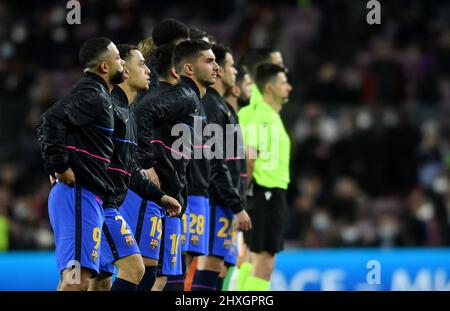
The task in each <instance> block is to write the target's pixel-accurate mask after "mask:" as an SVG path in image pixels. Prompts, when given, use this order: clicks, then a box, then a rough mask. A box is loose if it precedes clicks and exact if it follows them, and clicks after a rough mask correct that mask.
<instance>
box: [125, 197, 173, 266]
mask: <svg viewBox="0 0 450 311" xmlns="http://www.w3.org/2000/svg"><path fill="white" fill-rule="evenodd" d="M119 211H120V213H121V214H122V216H123V218H125V220H126V221H127V222H128V224H129V225H130V227H131V230H132V231H133V233H134V236H135V237H136V241H137V243H138V246H139V249H140V251H141V255H142V257H144V258H149V259H155V260H158V259H159V250H160V246H161V236H162V218H163V217H164V215H165V212H164V211H163V209H162V208H161V207H160V206H159V205H157V204H156V203H155V202H152V201H147V200H143V199H142V198H141V197H140V196H138V195H137V194H136V193H135V192H133V191H131V190H128V194H127V197H126V198H125V201H124V202H123V203H122V206H121V207H120V208H119Z"/></svg>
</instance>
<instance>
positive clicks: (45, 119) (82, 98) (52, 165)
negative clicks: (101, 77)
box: [37, 89, 104, 174]
mask: <svg viewBox="0 0 450 311" xmlns="http://www.w3.org/2000/svg"><path fill="white" fill-rule="evenodd" d="M103 105H104V104H103V102H102V100H100V98H99V93H98V90H95V89H83V90H79V91H77V92H75V93H72V94H70V95H68V96H66V97H64V98H63V99H61V100H60V101H58V102H57V103H55V105H54V106H53V107H51V108H50V109H49V110H47V111H46V112H45V113H44V114H43V115H42V117H41V119H40V121H39V123H38V128H37V134H38V141H39V143H40V145H41V154H42V159H43V160H44V164H45V167H46V169H47V170H48V172H49V173H50V174H53V173H54V172H57V173H63V172H65V171H66V170H67V169H68V168H69V152H68V150H67V148H66V133H67V131H68V130H74V129H77V128H81V127H83V126H85V125H87V124H89V123H91V122H92V121H94V120H95V119H96V118H97V116H98V115H99V114H100V113H101V112H102V111H103Z"/></svg>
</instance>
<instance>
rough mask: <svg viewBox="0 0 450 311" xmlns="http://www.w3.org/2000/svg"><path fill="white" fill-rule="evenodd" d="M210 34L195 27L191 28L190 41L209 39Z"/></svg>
mask: <svg viewBox="0 0 450 311" xmlns="http://www.w3.org/2000/svg"><path fill="white" fill-rule="evenodd" d="M207 36H208V33H207V32H205V31H203V30H200V29H198V28H195V27H191V28H189V39H192V40H197V39H203V38H204V37H207Z"/></svg>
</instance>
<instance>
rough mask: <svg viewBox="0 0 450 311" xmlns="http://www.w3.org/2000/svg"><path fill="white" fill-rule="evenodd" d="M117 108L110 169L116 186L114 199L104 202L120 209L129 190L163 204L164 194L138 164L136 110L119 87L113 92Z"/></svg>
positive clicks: (106, 205) (105, 204) (108, 205)
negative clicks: (134, 111) (135, 157)
mask: <svg viewBox="0 0 450 311" xmlns="http://www.w3.org/2000/svg"><path fill="white" fill-rule="evenodd" d="M111 95H112V100H113V105H114V132H113V136H112V140H113V143H114V153H113V156H112V158H111V163H110V165H109V167H108V173H109V176H110V178H111V180H112V181H113V184H114V193H113V196H112V200H111V201H109V202H103V207H105V208H106V207H115V208H117V207H119V206H121V205H122V203H123V201H124V200H125V197H126V195H127V191H128V188H130V189H131V190H133V191H134V192H136V193H137V194H138V195H139V196H141V197H142V198H144V199H147V200H152V201H154V202H156V203H158V204H161V198H162V196H163V195H164V192H162V191H161V190H160V189H159V188H158V187H157V186H156V185H155V184H154V183H152V182H151V181H150V180H149V179H148V178H147V177H146V176H145V175H144V174H143V173H141V171H140V169H139V167H138V166H137V164H136V162H135V161H134V154H135V152H136V148H137V128H136V123H135V121H134V116H133V107H132V106H131V105H129V103H128V98H127V96H126V94H125V92H124V91H123V90H122V89H121V88H120V87H119V86H115V87H114V89H113V91H112V93H111Z"/></svg>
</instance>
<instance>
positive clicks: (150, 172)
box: [145, 167, 161, 189]
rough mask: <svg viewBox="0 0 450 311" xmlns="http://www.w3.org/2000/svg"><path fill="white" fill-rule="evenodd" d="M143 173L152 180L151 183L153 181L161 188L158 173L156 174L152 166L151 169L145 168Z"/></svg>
mask: <svg viewBox="0 0 450 311" xmlns="http://www.w3.org/2000/svg"><path fill="white" fill-rule="evenodd" d="M145 174H146V175H147V177H148V178H149V179H150V180H151V181H152V183H154V184H155V185H156V186H157V187H158V188H160V189H161V182H160V181H159V177H158V174H156V171H155V169H154V168H153V167H152V168H151V169H148V170H145Z"/></svg>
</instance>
